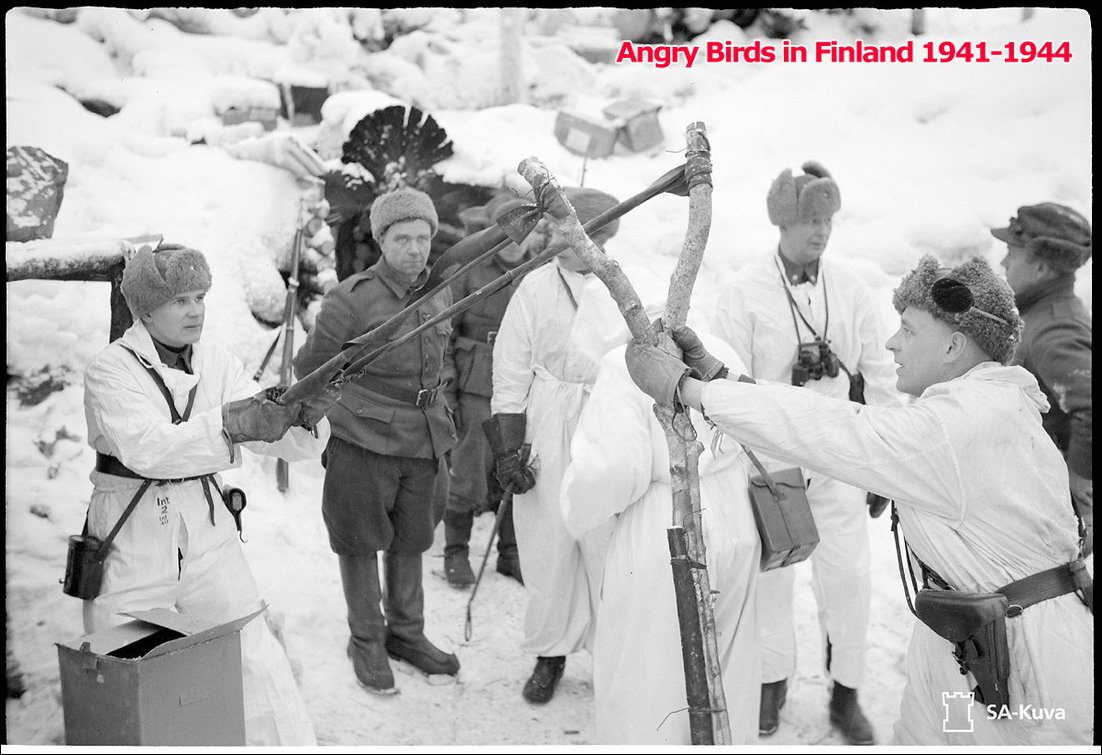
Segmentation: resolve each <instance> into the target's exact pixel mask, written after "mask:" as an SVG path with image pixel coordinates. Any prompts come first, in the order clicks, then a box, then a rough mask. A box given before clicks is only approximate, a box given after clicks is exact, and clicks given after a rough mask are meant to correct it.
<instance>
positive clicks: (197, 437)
mask: <svg viewBox="0 0 1102 755" xmlns="http://www.w3.org/2000/svg"><path fill="white" fill-rule="evenodd" d="M139 380H140V378H139V376H138V375H137V374H135V373H134V371H133V370H130V369H127V368H126V367H124V366H123V364H122V363H121V362H118V361H115V360H112V359H102V358H101V359H97V360H95V361H93V362H92V363H91V364H90V365H89V366H88V369H87V370H86V371H85V373H84V401H85V411H86V412H87V414H88V424H89V427H90V428H91V427H95V428H98V430H99V431H100V432H101V433H102V435H103V439H104V440H105V441H106V444H107V446H108V448H109V452H110V453H111V454H112V455H114V456H116V457H117V458H118V459H119V460H120V461H121V462H122V463H123V464H125V465H126V466H127V467H129V468H130V469H132V470H134V471H135V472H137V473H138V474H140V475H142V476H143V477H149V478H152V479H170V478H178V477H194V476H197V475H201V474H210V473H212V472H219V471H222V470H224V469H229V468H230V467H232V466H233V463H232V462H231V461H230V454H229V449H228V448H227V447H226V441H225V440H224V439H223V436H222V406H221V405H218V406H215V407H213V408H211V409H207V410H206V411H203V412H198V413H193V414H192V415H191V417H190V418H189V419H188V421H187V422H182V423H180V424H178V425H174V424H172V420H171V419H170V418H169V417H168V414H167V410H166V408H165V400H164V397H163V396H161V394H160V393H158V392H157V391H156V390H155V389H153V388H152V384H151V383H148V379H147V380H146V383H142V382H139Z"/></svg>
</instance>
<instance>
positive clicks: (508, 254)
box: [497, 239, 527, 265]
mask: <svg viewBox="0 0 1102 755" xmlns="http://www.w3.org/2000/svg"><path fill="white" fill-rule="evenodd" d="M525 246H527V239H525ZM524 250H525V247H524V246H519V245H517V244H514V243H512V242H509V243H508V244H506V245H505V247H504V248H503V249H499V250H498V252H497V256H498V257H499V258H500V259H501V261H502V262H504V263H505V264H507V265H512V264H514V263H515V262H517V261H519V260H520V258H521V257H523V256H524Z"/></svg>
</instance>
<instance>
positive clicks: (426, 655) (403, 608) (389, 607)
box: [384, 553, 459, 676]
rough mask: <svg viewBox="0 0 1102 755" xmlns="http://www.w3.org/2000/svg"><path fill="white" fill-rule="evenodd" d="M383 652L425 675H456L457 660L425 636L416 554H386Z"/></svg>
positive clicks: (419, 570) (419, 562) (423, 603)
mask: <svg viewBox="0 0 1102 755" xmlns="http://www.w3.org/2000/svg"><path fill="white" fill-rule="evenodd" d="M384 558H385V567H386V595H385V597H384V605H385V607H386V624H387V627H386V651H387V653H388V654H389V655H390V657H391V658H397V659H399V660H403V661H408V662H409V663H411V664H413V665H414V666H416V667H417V668H418V669H420V670H421V671H423V672H424V673H426V674H451V675H453V676H454V675H455V674H457V673H459V659H458V658H456V657H455V656H454V655H453V654H451V653H445V652H444V651H443V650H441V649H440V648H438V647H436V646H435V645H433V644H432V643H431V642H429V640H428V638H427V637H425V591H424V587H423V585H422V584H421V554H420V553H412V554H411V553H387V554H386V556H385V557H384Z"/></svg>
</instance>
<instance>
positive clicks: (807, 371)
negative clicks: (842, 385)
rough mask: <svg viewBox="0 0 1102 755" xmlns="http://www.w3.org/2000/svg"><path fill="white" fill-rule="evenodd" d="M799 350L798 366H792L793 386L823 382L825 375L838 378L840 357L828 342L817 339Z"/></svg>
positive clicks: (804, 344) (801, 346) (803, 345)
mask: <svg viewBox="0 0 1102 755" xmlns="http://www.w3.org/2000/svg"><path fill="white" fill-rule="evenodd" d="M797 349H798V351H797V355H796V364H794V365H792V385H803V384H805V383H806V382H807V381H808V380H821V379H822V377H823V375H826V376H827V377H838V370H839V362H838V357H837V355H835V353H834V352H833V351H831V350H830V344H828V343H827V342H826V341H824V340H822V339H815V340H814V341H808V342H805V343H801V344H799V346H798V347H797Z"/></svg>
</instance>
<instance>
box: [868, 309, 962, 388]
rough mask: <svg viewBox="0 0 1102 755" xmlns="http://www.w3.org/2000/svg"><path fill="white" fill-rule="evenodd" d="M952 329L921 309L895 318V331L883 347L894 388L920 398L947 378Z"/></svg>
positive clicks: (911, 310) (909, 310) (906, 311)
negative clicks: (890, 359) (893, 370)
mask: <svg viewBox="0 0 1102 755" xmlns="http://www.w3.org/2000/svg"><path fill="white" fill-rule="evenodd" d="M953 332H954V331H953V329H952V327H950V325H949V324H948V323H946V322H943V321H941V320H939V319H937V318H936V317H934V316H933V315H931V314H930V313H929V312H927V311H926V310H924V309H918V308H917V307H907V308H906V309H905V310H903V314H902V315H900V317H899V330H897V331H896V332H895V333H894V334H893V335H892V337H891V338H889V339H888V342H887V343H886V344H885V346H886V347H887V349H888V351H890V352H892V356H893V357H894V358H895V362H896V364H898V365H899V367H897V368H896V387H897V388H899V390H900V391H901V392H903V393H907V394H910V395H911V396H921V395H922V392H923V391H924V390H926V389H927V388H929V387H930V386H931V385H933V384H934V383H940V382H942V381H944V380H947V379H948V378H949V377H951V375H950V374H949V371H948V370H947V368H946V363H945V356H946V354H947V353H948V351H949V347H950V345H951V338H952V335H953Z"/></svg>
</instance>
